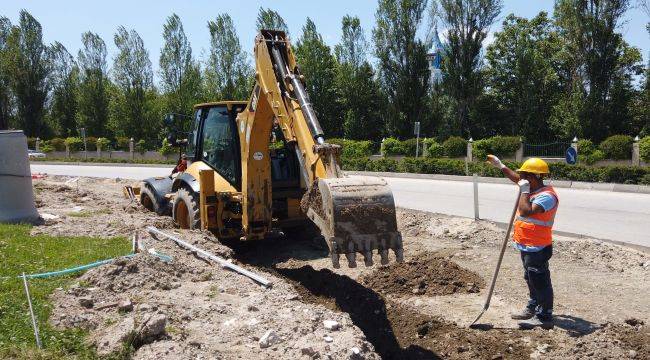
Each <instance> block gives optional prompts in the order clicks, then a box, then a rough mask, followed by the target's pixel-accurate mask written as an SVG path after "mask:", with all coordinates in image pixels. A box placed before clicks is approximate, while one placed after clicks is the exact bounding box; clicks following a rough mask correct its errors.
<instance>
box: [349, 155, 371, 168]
mask: <svg viewBox="0 0 650 360" xmlns="http://www.w3.org/2000/svg"><path fill="white" fill-rule="evenodd" d="M342 161H343V165H342V167H343V170H349V171H366V168H367V166H368V163H369V162H370V161H371V160H370V159H368V158H367V157H362V158H343V159H342Z"/></svg>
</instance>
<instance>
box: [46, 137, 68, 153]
mask: <svg viewBox="0 0 650 360" xmlns="http://www.w3.org/2000/svg"><path fill="white" fill-rule="evenodd" d="M47 144H49V145H50V146H52V148H54V150H55V151H65V139H61V138H52V139H50V140H48V141H47Z"/></svg>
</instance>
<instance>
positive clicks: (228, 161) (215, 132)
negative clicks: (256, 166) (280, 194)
mask: <svg viewBox="0 0 650 360" xmlns="http://www.w3.org/2000/svg"><path fill="white" fill-rule="evenodd" d="M200 110H201V115H200V116H201V119H202V124H203V125H202V131H201V133H200V134H199V136H200V140H201V141H200V143H201V146H200V150H199V151H200V158H201V160H203V162H205V163H206V164H207V165H209V166H210V167H211V168H213V169H214V170H215V171H216V172H217V173H218V174H219V175H221V177H223V178H224V179H225V180H226V181H228V182H229V183H230V184H231V185H232V186H233V187H235V188H236V189H237V190H238V191H239V190H241V154H240V147H239V134H238V133H237V126H236V123H235V114H236V111H235V110H232V111H230V110H228V107H227V106H225V105H223V106H213V107H207V108H202V109H200Z"/></svg>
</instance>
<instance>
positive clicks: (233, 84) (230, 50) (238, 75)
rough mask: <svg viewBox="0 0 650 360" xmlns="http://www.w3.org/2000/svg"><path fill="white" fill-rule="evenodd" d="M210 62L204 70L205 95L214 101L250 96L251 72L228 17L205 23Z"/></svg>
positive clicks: (224, 15) (222, 16)
mask: <svg viewBox="0 0 650 360" xmlns="http://www.w3.org/2000/svg"><path fill="white" fill-rule="evenodd" d="M208 29H209V30H210V58H209V59H208V64H207V67H206V75H205V81H206V88H207V93H208V94H209V95H210V97H211V98H212V99H215V100H242V99H246V98H247V97H248V95H249V93H250V90H251V89H250V86H251V81H252V76H253V73H252V68H251V66H250V64H249V62H248V58H247V56H246V53H245V52H244V51H243V50H242V48H241V45H240V44H239V37H238V36H237V31H236V30H235V24H234V23H233V21H232V18H230V15H228V14H220V15H218V16H217V18H216V19H215V20H214V21H209V22H208Z"/></svg>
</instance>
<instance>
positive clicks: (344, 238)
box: [303, 176, 404, 268]
mask: <svg viewBox="0 0 650 360" xmlns="http://www.w3.org/2000/svg"><path fill="white" fill-rule="evenodd" d="M303 204H305V205H307V206H304V207H303V209H304V208H305V207H306V208H307V210H306V212H307V216H308V217H309V218H310V219H311V220H312V221H313V222H314V223H315V224H316V226H318V227H319V228H320V230H321V233H322V234H323V236H324V237H325V240H326V241H327V244H328V246H329V249H330V255H331V257H332V264H333V265H334V267H335V268H338V267H339V266H340V265H339V255H340V254H345V257H346V258H347V260H348V266H349V267H356V253H361V254H363V256H364V263H365V264H366V266H372V265H373V261H372V255H373V252H374V251H375V250H377V251H378V253H379V255H380V257H381V263H382V264H383V265H386V264H388V250H389V249H393V251H394V253H395V258H396V261H398V262H402V261H403V259H404V250H403V249H402V235H401V234H400V233H399V231H397V215H396V212H395V201H394V199H393V193H392V192H391V190H390V188H389V187H388V184H387V183H386V181H385V180H384V179H380V178H375V177H367V176H359V177H341V178H330V179H319V180H318V181H317V183H315V184H314V185H313V186H312V189H311V190H310V191H309V193H308V194H307V195H306V199H304V200H303Z"/></svg>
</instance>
